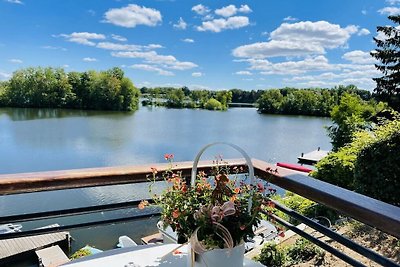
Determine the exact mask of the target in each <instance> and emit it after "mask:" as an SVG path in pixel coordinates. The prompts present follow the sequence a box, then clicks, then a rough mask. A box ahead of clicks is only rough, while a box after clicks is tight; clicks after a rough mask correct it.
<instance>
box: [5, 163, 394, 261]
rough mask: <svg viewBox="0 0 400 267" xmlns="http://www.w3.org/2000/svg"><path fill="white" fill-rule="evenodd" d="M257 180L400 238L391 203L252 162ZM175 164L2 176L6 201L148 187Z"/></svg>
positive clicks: (9, 219) (187, 166)
mask: <svg viewBox="0 0 400 267" xmlns="http://www.w3.org/2000/svg"><path fill="white" fill-rule="evenodd" d="M227 162H229V163H228V165H230V166H232V167H233V166H238V167H240V166H245V161H244V160H241V159H233V160H227ZM252 163H253V166H254V170H255V174H256V175H257V177H258V178H261V179H264V180H267V181H268V182H270V183H271V184H274V185H277V186H279V187H281V188H283V189H286V190H289V191H291V192H294V193H296V194H298V195H301V196H303V197H305V198H308V199H311V200H313V201H315V202H317V203H320V204H323V205H325V206H327V207H330V208H332V209H335V210H336V211H338V212H339V213H341V214H345V215H347V216H349V217H351V218H354V219H356V220H358V221H361V222H363V223H365V224H368V225H370V226H372V227H375V228H377V229H379V230H381V231H383V232H386V233H388V234H390V235H393V236H395V237H397V238H400V208H399V207H396V206H392V205H389V204H387V203H384V202H381V201H378V200H375V199H372V198H369V197H367V196H363V195H360V194H358V193H355V192H352V191H349V190H346V189H343V188H340V187H337V186H334V185H331V184H328V183H325V182H322V181H319V180H316V179H313V178H311V177H309V176H306V175H304V174H302V173H299V172H296V171H292V170H288V169H284V168H280V167H277V166H275V165H272V164H269V163H267V162H264V161H261V160H257V159H252ZM192 164H193V162H176V163H174V170H177V171H182V175H183V176H187V177H189V176H190V172H191V169H192ZM212 166H213V162H212V161H202V162H200V163H199V164H198V170H203V171H208V170H210V169H211V168H212ZM169 167H170V165H169V164H152V165H141V166H124V167H105V168H91V169H77V170H65V171H48V172H36V173H22V174H9V175H8V174H5V175H0V195H11V194H25V193H31V192H42V191H53V190H64V189H74V188H84V187H97V186H109V185H119V184H133V183H143V182H148V175H151V168H156V169H157V170H158V171H159V172H162V171H163V170H167V169H168V168H169ZM138 203H139V201H130V202H122V203H112V204H105V205H96V206H90V207H81V208H71V209H63V210H54V211H45V212H34V213H29V214H18V215H9V216H2V217H0V224H5V223H16V222H24V221H33V220H41V219H49V218H56V217H65V216H73V215H82V214H89V213H95V212H103V211H111V210H121V209H128V208H132V207H135V206H137V205H138ZM276 208H277V209H279V210H281V211H283V212H284V213H286V214H288V215H289V216H291V217H294V218H295V219H296V220H299V221H301V222H303V223H304V224H306V225H308V226H310V227H311V228H313V229H315V230H317V231H319V232H321V233H322V234H324V235H325V236H328V237H330V238H331V239H333V240H335V241H337V242H339V243H341V244H343V245H344V246H346V247H348V248H350V249H352V250H354V251H355V252H357V253H359V254H361V255H363V256H365V257H367V258H369V259H371V260H373V261H375V262H377V263H379V264H381V265H383V266H399V265H398V264H397V263H395V262H393V261H391V260H390V259H387V258H385V257H383V256H381V255H379V254H377V253H376V252H374V251H372V250H370V249H367V248H365V247H362V246H361V245H359V244H357V243H355V242H353V241H352V240H349V239H348V238H346V237H344V236H342V235H339V234H338V233H336V232H334V231H332V230H330V229H329V228H327V227H325V226H323V225H320V224H318V223H316V222H315V221H313V220H311V219H309V218H306V217H304V216H302V215H300V214H298V213H296V212H294V211H292V210H290V209H288V208H286V207H284V206H282V205H280V204H279V203H276ZM157 214H159V210H158V209H156V208H155V209H154V208H153V209H149V210H146V211H145V212H143V213H139V214H135V215H132V216H126V217H120V218H112V219H108V220H107V219H106V220H101V221H90V222H81V223H78V224H70V225H62V226H58V227H54V228H49V229H36V230H28V231H23V232H17V233H8V234H2V235H0V240H2V239H9V238H15V237H22V236H31V235H37V234H43V233H53V232H58V231H63V230H70V229H76V228H85V227H90V226H95V225H104V224H114V223H118V222H125V221H131V220H136V219H140V218H146V217H150V216H154V215H157ZM272 216H273V217H274V219H275V220H276V221H277V222H278V223H280V224H282V225H283V226H285V227H287V228H289V229H291V230H293V231H294V232H296V233H297V234H299V235H301V236H303V237H305V238H306V239H309V240H310V241H312V242H313V243H315V244H316V245H318V246H320V247H322V248H323V249H325V250H327V251H328V252H330V253H332V254H333V255H335V256H337V257H339V258H340V259H342V260H344V261H345V262H347V263H349V264H351V265H353V266H365V265H363V264H362V263H360V262H357V261H356V260H354V259H352V258H350V257H349V256H347V255H346V254H344V253H342V252H341V251H339V250H337V249H335V248H333V247H332V246H330V245H329V244H327V243H324V242H323V241H321V240H319V239H316V238H314V237H313V236H311V235H309V234H307V233H305V232H303V231H301V230H299V229H298V228H296V227H295V226H293V225H291V224H290V223H288V222H286V221H284V220H282V219H280V218H279V217H276V216H275V215H272Z"/></svg>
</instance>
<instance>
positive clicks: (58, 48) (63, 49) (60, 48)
mask: <svg viewBox="0 0 400 267" xmlns="http://www.w3.org/2000/svg"><path fill="white" fill-rule="evenodd" d="M41 48H43V49H49V50H61V51H67V49H66V48H64V47H61V46H51V45H44V46H41Z"/></svg>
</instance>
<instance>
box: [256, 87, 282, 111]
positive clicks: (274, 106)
mask: <svg viewBox="0 0 400 267" xmlns="http://www.w3.org/2000/svg"><path fill="white" fill-rule="evenodd" d="M282 102H283V95H282V94H281V92H280V91H279V89H270V90H267V91H265V92H264V93H263V94H262V95H261V97H260V98H259V99H258V101H257V104H258V111H259V112H261V113H272V114H277V113H280V111H281V106H282Z"/></svg>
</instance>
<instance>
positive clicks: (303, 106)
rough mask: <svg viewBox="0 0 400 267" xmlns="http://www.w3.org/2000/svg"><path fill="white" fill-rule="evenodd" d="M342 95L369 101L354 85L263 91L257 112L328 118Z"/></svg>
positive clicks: (369, 96) (366, 95)
mask: <svg viewBox="0 0 400 267" xmlns="http://www.w3.org/2000/svg"><path fill="white" fill-rule="evenodd" d="M344 93H353V94H356V95H358V96H360V97H361V98H362V99H364V100H369V99H370V98H371V94H370V92H369V91H366V90H361V89H358V88H357V87H356V86H354V85H349V86H337V87H334V88H332V89H295V88H282V89H271V90H267V91H264V92H263V94H262V95H261V96H260V98H259V99H258V100H257V104H258V111H259V112H260V113H269V114H286V115H310V116H324V117H329V116H330V112H331V110H332V108H333V107H334V106H335V105H337V104H338V103H339V100H340V98H341V96H342V95H343V94H344Z"/></svg>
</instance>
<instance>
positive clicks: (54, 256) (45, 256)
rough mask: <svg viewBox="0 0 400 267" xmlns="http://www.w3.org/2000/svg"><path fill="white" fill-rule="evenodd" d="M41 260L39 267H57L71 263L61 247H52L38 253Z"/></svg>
mask: <svg viewBox="0 0 400 267" xmlns="http://www.w3.org/2000/svg"><path fill="white" fill-rule="evenodd" d="M36 255H37V256H38V258H39V266H43V267H57V266H60V265H61V264H64V263H67V262H69V259H68V257H67V255H65V254H64V251H62V249H61V248H60V247H59V246H51V247H48V248H44V249H41V250H38V251H36Z"/></svg>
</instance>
